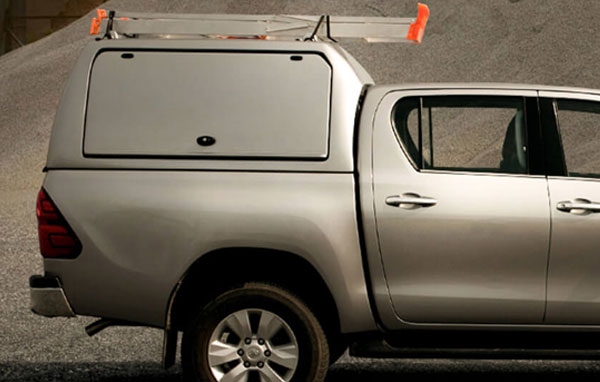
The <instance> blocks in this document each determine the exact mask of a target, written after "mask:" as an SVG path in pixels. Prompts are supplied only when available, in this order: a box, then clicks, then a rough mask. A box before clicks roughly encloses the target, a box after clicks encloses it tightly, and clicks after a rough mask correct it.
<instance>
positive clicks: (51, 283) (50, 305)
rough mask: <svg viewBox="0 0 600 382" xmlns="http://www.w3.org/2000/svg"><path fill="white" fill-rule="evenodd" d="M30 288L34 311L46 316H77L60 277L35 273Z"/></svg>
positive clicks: (30, 280)
mask: <svg viewBox="0 0 600 382" xmlns="http://www.w3.org/2000/svg"><path fill="white" fill-rule="evenodd" d="M29 290H30V292H31V310H32V311H33V313H35V314H39V315H40V316H45V317H75V313H74V312H73V309H72V308H71V304H69V300H67V296H66V295H65V292H64V290H63V288H62V285H61V283H60V279H59V278H58V277H55V276H40V275H33V276H31V277H30V278H29Z"/></svg>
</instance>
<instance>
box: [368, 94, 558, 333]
mask: <svg viewBox="0 0 600 382" xmlns="http://www.w3.org/2000/svg"><path fill="white" fill-rule="evenodd" d="M536 96H537V93H536V92H534V91H511V90H481V89H479V90H477V89H475V90H469V89H464V90H462V89H461V90H457V89H448V90H443V89H442V90H422V91H397V92H391V93H388V94H387V95H386V96H385V97H384V98H383V101H382V102H381V104H380V105H379V108H378V111H377V115H376V118H375V121H374V131H373V169H372V170H373V192H374V199H375V201H374V208H375V217H376V222H377V223H376V224H377V235H378V240H379V249H380V254H381V262H382V265H383V269H384V273H385V279H386V282H387V287H388V291H389V297H390V298H391V302H392V305H393V310H394V312H395V316H396V317H394V318H390V317H385V316H384V317H382V319H383V320H384V323H385V324H386V326H388V327H389V328H397V327H400V326H402V325H404V324H405V323H406V322H409V323H410V322H412V323H465V324H473V323H475V324H486V323H514V324H517V323H518V324H526V323H530V324H532V323H541V322H542V320H543V314H544V307H545V294H546V267H547V259H548V243H549V232H550V217H549V211H548V190H547V182H546V178H545V176H544V175H543V174H538V173H539V168H537V161H535V160H532V159H531V158H532V155H533V154H532V153H534V154H535V151H536V150H537V149H538V146H536V147H532V146H531V145H530V143H529V140H530V139H531V138H532V136H533V135H536V134H537V132H538V131H539V129H536V126H537V125H538V120H537V99H536ZM528 126H529V127H530V130H531V131H530V132H529V133H528ZM535 138H536V139H537V137H535Z"/></svg>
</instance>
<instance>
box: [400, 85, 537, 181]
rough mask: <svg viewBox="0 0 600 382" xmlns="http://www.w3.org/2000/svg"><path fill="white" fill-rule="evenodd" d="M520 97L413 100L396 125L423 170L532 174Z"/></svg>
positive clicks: (403, 102)
mask: <svg viewBox="0 0 600 382" xmlns="http://www.w3.org/2000/svg"><path fill="white" fill-rule="evenodd" d="M523 110H524V107H523V99H522V98H519V97H473V96H466V97H465V96H447V97H422V98H420V97H411V98H405V99H402V100H400V101H399V102H398V104H397V105H396V107H395V109H394V116H393V122H394V125H395V128H396V131H397V133H398V136H399V138H400V140H401V141H402V145H403V147H404V149H405V151H406V152H407V154H408V155H409V156H410V158H411V159H412V161H413V162H414V164H415V166H416V167H418V168H421V169H423V168H425V169H427V168H429V169H440V170H460V171H477V172H504V173H520V174H522V173H527V155H526V154H527V153H526V150H527V147H526V126H525V116H524V112H523Z"/></svg>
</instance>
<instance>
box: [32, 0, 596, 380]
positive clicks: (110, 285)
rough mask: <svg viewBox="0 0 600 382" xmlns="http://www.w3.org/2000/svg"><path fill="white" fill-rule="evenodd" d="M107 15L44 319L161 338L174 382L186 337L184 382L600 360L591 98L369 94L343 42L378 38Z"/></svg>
mask: <svg viewBox="0 0 600 382" xmlns="http://www.w3.org/2000/svg"><path fill="white" fill-rule="evenodd" d="M420 10H421V12H420V13H424V12H425V11H426V8H423V7H422V8H421V9H420ZM100 16H101V17H100V20H99V21H97V24H96V26H95V29H96V31H97V30H98V29H99V28H100V26H102V28H104V27H106V34H105V38H103V39H98V41H94V42H92V43H90V44H89V45H88V46H87V48H86V49H85V50H84V51H83V53H82V55H81V57H80V59H79V61H78V62H77V64H76V66H75V67H74V69H73V73H72V75H71V78H70V80H69V82H68V84H67V85H66V89H65V92H64V96H63V99H62V102H61V104H60V107H59V110H58V112H57V115H56V121H55V124H54V128H53V131H52V137H51V141H50V147H49V152H48V159H47V167H46V169H45V171H46V177H45V180H44V184H43V188H42V189H41V191H40V193H39V198H38V203H37V217H38V222H39V237H40V248H41V254H42V256H43V257H44V270H45V272H44V275H39V276H32V277H31V279H30V286H31V299H32V309H33V311H34V312H35V313H38V314H41V315H45V316H50V317H52V316H74V315H76V314H77V315H85V316H96V317H100V318H101V319H100V320H99V321H97V322H96V323H94V324H92V325H90V326H89V327H88V328H87V330H88V333H89V334H90V335H92V334H95V333H97V332H98V331H100V330H102V329H104V328H105V327H108V326H111V325H142V326H150V327H156V328H161V329H163V330H164V332H165V344H164V352H163V361H164V363H165V365H166V366H169V365H171V364H172V363H173V362H174V354H175V350H176V345H177V341H178V333H179V332H182V333H183V338H182V346H181V353H182V363H183V368H184V373H185V374H186V376H187V377H189V378H190V379H192V380H194V379H197V380H209V381H322V380H323V379H324V378H325V375H326V372H327V368H328V366H329V364H330V363H331V362H334V361H335V360H336V359H337V358H339V356H340V355H341V354H342V353H343V352H344V351H345V350H346V349H347V348H348V346H350V351H351V354H354V355H357V356H382V357H386V356H403V355H411V356H423V357H426V356H457V355H458V356H461V357H470V356H478V357H481V356H484V357H497V356H527V357H540V356H541V357H547V356H550V357H563V356H573V355H576V356H584V355H586V356H587V355H591V356H598V354H599V353H598V351H597V350H595V349H596V348H597V345H595V343H596V341H595V340H592V338H594V337H593V336H594V333H595V332H596V331H598V330H599V329H600V278H599V277H598V274H600V260H599V259H600V257H599V256H598V255H599V251H600V235H598V232H599V229H600V220H599V219H600V215H598V214H596V212H599V211H600V182H599V181H598V178H600V139H599V135H598V130H597V125H598V124H599V123H600V92H597V91H593V90H582V89H568V88H549V87H538V86H522V85H510V84H507V85H498V84H449V85H447V84H429V85H423V84H412V85H398V86H391V85H384V86H376V85H374V84H373V80H372V79H371V77H370V76H369V75H368V74H367V72H366V71H365V70H364V69H363V68H362V67H361V66H360V64H358V62H357V61H356V60H354V59H353V58H352V57H351V56H350V54H348V53H347V52H346V51H345V50H344V49H342V48H341V47H340V46H339V44H336V43H335V42H333V37H332V35H335V33H336V30H337V33H339V34H341V35H342V36H345V37H351V36H349V35H350V34H352V33H358V34H365V33H374V34H371V35H369V36H370V38H371V39H372V40H381V39H384V37H386V36H387V37H389V35H388V34H389V33H390V32H389V31H387V30H386V31H384V33H383V34H381V33H379V32H378V31H379V28H383V27H385V28H387V27H389V24H385V23H383V24H381V23H380V24H377V23H378V22H379V21H376V20H367V21H366V22H364V23H363V24H360V25H359V26H357V23H356V22H355V21H356V20H354V21H353V19H351V18H340V19H335V18H329V17H320V18H316V19H312V18H302V17H300V16H294V17H291V16H290V17H287V18H273V19H269V20H267V21H266V22H265V21H264V20H262V21H263V22H262V23H261V22H259V21H260V20H258V21H257V20H256V19H255V18H252V17H250V16H248V17H242V16H238V17H229V18H226V17H224V16H222V17H217V16H214V17H208V16H206V18H205V19H203V20H200V19H198V18H194V17H192V16H189V15H188V16H181V17H180V18H178V19H176V20H174V19H168V18H167V17H165V16H161V17H155V18H144V16H143V15H125V16H124V17H120V15H116V16H115V14H114V13H112V12H111V13H110V14H109V15H108V17H106V18H104V17H103V16H104V15H100ZM396 21H398V20H396ZM425 21H426V17H425ZM274 23H275V24H277V23H280V24H283V25H284V26H285V25H288V26H289V28H287V29H286V28H283V27H281V25H279V24H277V25H279V29H278V28H274V27H273V24H274ZM250 24H251V25H250ZM299 24H300V27H301V26H302V25H305V26H306V25H308V26H309V33H308V36H307V38H306V39H305V40H302V41H295V40H289V39H286V38H287V37H288V36H287V35H285V33H284V36H276V34H277V30H279V31H282V30H283V31H289V30H292V31H296V29H298V28H299V26H298V25H299ZM419 24H420V25H419ZM424 24H425V23H424V19H423V17H421V16H420V17H419V18H417V21H414V22H412V23H406V22H405V21H402V20H400V21H398V25H396V27H398V28H400V29H401V30H403V31H404V32H403V33H406V32H408V35H411V33H412V39H413V41H420V38H421V37H422V28H421V27H424ZM207 25H208V27H207ZM231 25H234V26H235V28H233V29H234V31H233V32H232V31H231V29H232V27H231ZM256 25H263V26H264V25H267V29H268V31H267V32H269V33H271V34H269V33H267V32H264V33H265V34H263V32H261V31H258V32H257V31H255V30H254V29H256ZM365 25H366V26H365ZM415 25H417V27H418V28H420V29H417V30H415V28H416V27H415ZM311 26H314V28H315V29H314V31H313V32H312V33H310V27H311ZM363 27H364V28H366V27H369V28H370V27H373V28H375V29H374V30H375V32H377V33H375V32H373V30H371V31H369V32H365V31H364V30H363V29H361V28H363ZM157 28H158V29H159V30H160V31H161V32H160V33H158V32H157ZM178 28H179V29H178ZM206 28H209V29H210V30H207V29H206ZM227 28H229V29H227ZM236 28H238V29H236ZM252 28H254V29H252ZM269 28H270V29H269ZM294 28H295V29H294ZM336 28H337V29H336ZM357 28H358V29H360V31H358V32H357ZM402 28H404V29H402ZM93 29H94V28H93ZM248 29H250V31H248ZM182 30H183V32H182ZM239 30H242V31H241V32H240V31H239ZM178 31H179V33H181V34H183V35H185V37H186V38H165V37H172V35H174V34H176V33H177V32H178ZM236 31H237V32H236ZM317 32H318V33H317ZM296 33H297V31H296ZM378 33H379V34H378ZM190 35H193V36H196V37H195V38H190ZM248 35H249V36H250V37H248ZM274 35H275V36H274ZM323 35H325V36H323ZM200 37H201V38H200ZM232 37H233V38H232ZM240 37H244V38H240ZM272 37H282V38H272ZM363 37H365V36H363ZM367 37H368V36H367Z"/></svg>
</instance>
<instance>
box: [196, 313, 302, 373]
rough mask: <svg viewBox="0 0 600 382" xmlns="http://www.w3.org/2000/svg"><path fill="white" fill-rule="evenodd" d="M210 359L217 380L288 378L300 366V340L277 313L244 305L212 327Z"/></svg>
mask: <svg viewBox="0 0 600 382" xmlns="http://www.w3.org/2000/svg"><path fill="white" fill-rule="evenodd" d="M208 346H209V349H208V363H209V366H210V370H211V372H212V374H213V377H215V379H216V380H217V381H224V382H226V381H261V382H270V381H286V382H289V381H290V380H291V379H292V376H293V375H294V372H295V371H296V368H297V367H298V341H297V340H296V336H294V333H293V332H292V329H291V328H290V326H289V325H288V324H287V323H286V322H285V321H284V320H283V319H282V318H281V317H279V316H278V315H276V314H273V313H271V312H269V311H267V310H263V309H244V310H240V311H237V312H235V313H233V314H230V315H229V316H227V317H225V319H223V320H222V321H221V322H220V323H219V325H217V327H216V328H215V330H214V331H213V333H212V335H211V337H210V343H209V345H208Z"/></svg>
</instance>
